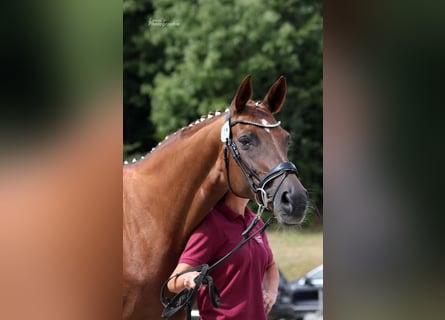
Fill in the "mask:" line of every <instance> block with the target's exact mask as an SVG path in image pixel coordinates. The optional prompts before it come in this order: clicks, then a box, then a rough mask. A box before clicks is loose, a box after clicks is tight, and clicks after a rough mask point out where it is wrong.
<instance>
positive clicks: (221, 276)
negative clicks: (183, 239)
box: [168, 192, 279, 320]
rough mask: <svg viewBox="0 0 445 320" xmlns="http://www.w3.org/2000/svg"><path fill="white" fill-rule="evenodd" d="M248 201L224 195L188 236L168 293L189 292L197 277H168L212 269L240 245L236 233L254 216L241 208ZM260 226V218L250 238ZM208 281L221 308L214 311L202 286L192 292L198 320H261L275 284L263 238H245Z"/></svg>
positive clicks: (273, 267) (271, 260) (271, 300)
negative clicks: (203, 267)
mask: <svg viewBox="0 0 445 320" xmlns="http://www.w3.org/2000/svg"><path fill="white" fill-rule="evenodd" d="M248 201H249V200H248V199H244V198H239V197H237V196H236V195H234V194H233V193H231V192H228V193H226V195H225V196H224V197H223V198H222V199H221V200H220V201H219V202H218V203H217V205H216V206H215V207H214V208H213V209H212V210H211V211H210V212H209V214H208V215H207V216H206V218H205V219H204V220H203V221H202V222H201V224H200V225H199V226H198V227H197V228H196V229H195V230H194V231H193V232H192V234H191V236H190V238H189V240H188V242H187V244H186V247H185V249H184V251H183V252H182V254H181V256H180V258H179V262H178V265H177V266H176V268H175V270H174V271H173V273H172V276H173V278H172V279H171V280H170V281H169V283H168V289H169V290H170V291H171V292H173V293H178V292H180V291H181V290H182V289H183V288H187V289H191V288H194V287H195V282H194V279H195V278H196V276H198V274H199V273H198V272H188V273H185V274H182V275H180V276H177V277H174V275H176V274H177V273H180V272H182V271H185V270H189V269H190V268H192V267H195V266H199V265H201V264H208V265H212V264H213V263H214V262H216V261H218V260H219V259H220V258H221V257H223V256H224V255H226V254H227V253H228V252H229V251H230V250H232V249H233V248H234V247H235V246H236V245H237V244H238V243H239V242H240V241H241V240H242V235H241V233H242V232H243V231H244V230H245V229H246V228H247V227H248V226H249V225H250V223H251V221H252V220H253V219H254V217H255V214H254V213H252V211H251V210H250V209H249V208H248V207H247V203H248ZM262 225H263V222H262V221H261V219H260V221H259V223H258V224H257V225H256V226H255V227H254V228H253V229H252V231H251V232H250V234H253V232H255V231H256V230H258V229H259V228H261V226H262ZM210 276H211V277H212V278H213V282H214V284H215V286H216V287H217V288H218V290H219V292H220V296H221V304H220V306H219V307H218V308H215V307H214V306H213V305H212V303H211V300H210V297H209V292H208V287H207V286H202V287H201V288H200V289H199V290H198V292H197V303H198V309H199V313H200V317H201V319H203V320H210V319H264V320H265V319H266V317H267V314H268V313H269V312H270V310H271V309H272V306H273V305H274V303H275V301H276V298H277V294H278V282H279V272H278V266H277V264H276V263H275V261H274V258H273V254H272V250H271V248H270V246H269V242H268V239H267V236H266V233H264V232H263V233H259V234H257V235H256V236H255V237H253V238H252V239H250V240H249V241H248V242H247V243H246V244H245V245H244V246H243V247H241V249H239V250H238V251H237V252H236V253H234V254H233V255H232V256H230V257H229V258H228V259H227V260H226V261H224V262H223V263H222V264H221V265H219V266H218V267H216V268H215V269H214V270H212V271H211V273H210Z"/></svg>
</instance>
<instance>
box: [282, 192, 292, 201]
mask: <svg viewBox="0 0 445 320" xmlns="http://www.w3.org/2000/svg"><path fill="white" fill-rule="evenodd" d="M281 202H282V203H283V204H289V203H290V198H289V192H287V191H284V192H283V193H282V194H281Z"/></svg>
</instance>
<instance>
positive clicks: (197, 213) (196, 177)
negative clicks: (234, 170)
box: [142, 117, 228, 238]
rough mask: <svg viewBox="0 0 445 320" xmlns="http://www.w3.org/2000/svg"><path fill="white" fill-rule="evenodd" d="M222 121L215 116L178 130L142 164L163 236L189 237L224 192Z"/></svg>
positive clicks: (225, 188)
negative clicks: (157, 206) (160, 215)
mask: <svg viewBox="0 0 445 320" xmlns="http://www.w3.org/2000/svg"><path fill="white" fill-rule="evenodd" d="M223 121H224V119H223V117H218V118H215V119H213V120H207V122H208V123H201V124H200V125H199V126H200V127H196V128H190V129H185V130H184V133H182V134H181V131H180V133H178V134H176V135H175V136H174V138H172V139H171V141H169V142H168V143H166V144H165V145H164V146H162V145H161V146H160V147H159V148H158V149H157V150H156V151H155V152H153V153H152V154H151V155H150V157H147V158H146V159H145V160H144V161H143V162H144V165H143V166H142V171H145V172H146V173H147V175H146V177H147V183H149V184H150V183H151V182H152V181H156V185H152V186H151V187H150V188H149V189H151V192H153V191H155V192H154V194H155V196H156V198H155V199H153V200H154V201H156V202H158V203H160V204H162V206H161V207H160V208H161V209H162V210H161V211H162V215H163V216H164V217H163V218H162V220H163V221H164V223H163V225H162V227H163V229H164V232H165V234H169V233H170V234H171V235H181V236H182V237H183V238H184V237H186V236H188V234H190V232H191V231H192V230H193V228H195V227H196V226H197V224H198V223H199V222H200V221H201V220H202V219H203V218H204V217H205V215H206V214H207V212H208V211H209V210H210V209H211V208H212V207H213V206H214V205H215V204H216V202H217V201H218V200H219V199H220V198H221V197H222V196H223V195H224V194H225V192H226V191H227V189H228V187H227V183H226V175H225V171H224V170H225V169H224V161H223V157H222V149H223V143H222V142H221V140H220V128H221V126H222V124H223ZM187 130H191V131H192V132H189V133H187ZM154 176H157V178H156V179H154V180H153V177H154ZM150 214H157V213H153V212H152V213H150Z"/></svg>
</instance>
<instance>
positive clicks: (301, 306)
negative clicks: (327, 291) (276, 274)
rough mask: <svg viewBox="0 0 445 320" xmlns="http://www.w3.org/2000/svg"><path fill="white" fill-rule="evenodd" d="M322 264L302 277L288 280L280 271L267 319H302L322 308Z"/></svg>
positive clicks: (318, 311)
mask: <svg viewBox="0 0 445 320" xmlns="http://www.w3.org/2000/svg"><path fill="white" fill-rule="evenodd" d="M322 295H323V265H320V266H318V267H316V268H314V269H312V270H311V271H309V272H308V273H306V274H305V275H304V276H303V277H301V278H299V279H297V280H295V281H288V280H287V279H286V277H285V276H284V275H283V274H282V272H281V271H280V283H279V286H278V297H277V301H276V303H275V305H274V306H273V308H272V310H271V312H270V313H269V316H268V319H269V320H297V319H303V318H304V317H305V316H306V315H308V314H310V313H321V312H322V310H323V305H322V303H323V301H322Z"/></svg>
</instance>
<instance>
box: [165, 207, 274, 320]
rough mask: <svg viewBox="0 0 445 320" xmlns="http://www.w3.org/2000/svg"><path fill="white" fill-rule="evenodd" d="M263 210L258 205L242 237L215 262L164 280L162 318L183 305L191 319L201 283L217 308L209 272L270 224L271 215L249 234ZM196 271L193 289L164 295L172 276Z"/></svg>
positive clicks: (218, 297)
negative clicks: (173, 294) (194, 300)
mask: <svg viewBox="0 0 445 320" xmlns="http://www.w3.org/2000/svg"><path fill="white" fill-rule="evenodd" d="M263 211H264V206H262V205H259V207H258V211H257V214H256V216H255V218H254V219H253V220H252V222H251V223H250V225H249V226H248V227H247V228H246V230H244V231H243V232H242V234H241V235H242V237H243V239H242V240H241V241H240V242H239V243H238V244H237V245H236V246H235V247H234V248H233V249H232V250H230V251H229V252H228V253H227V254H226V255H225V256H224V257H222V258H221V259H219V260H218V261H217V262H215V263H214V264H213V265H212V266H210V267H209V265H208V264H202V265H200V266H197V267H194V268H191V269H189V270H186V271H183V272H180V273H177V274H175V275H174V276H172V277H170V278H168V279H167V281H165V282H164V284H163V285H162V287H161V303H162V305H163V306H164V311H163V312H162V314H161V317H162V318H170V317H171V316H173V315H174V314H175V313H176V312H178V311H179V310H181V309H182V308H183V307H184V306H185V307H186V311H187V320H191V317H192V316H191V312H192V301H193V299H194V297H195V296H196V293H197V292H198V289H199V288H200V287H201V285H202V284H204V285H208V288H209V295H210V301H211V302H212V305H213V306H214V307H215V308H218V307H219V306H220V303H221V297H220V294H219V290H218V288H217V287H216V286H215V285H214V283H213V279H212V277H211V276H209V273H210V272H211V271H212V270H213V269H215V268H216V267H218V266H219V265H221V264H222V263H223V262H224V261H226V260H227V259H228V258H229V257H230V256H232V255H233V254H234V253H235V252H236V251H238V250H239V249H241V247H243V246H244V245H245V244H246V243H247V242H248V241H249V240H250V239H252V238H253V237H255V236H256V235H258V234H260V233H263V232H264V231H265V230H266V228H267V227H268V226H269V225H270V223H271V221H272V219H273V218H274V217H273V216H271V217H270V218H269V219H268V220H267V221H266V222H265V223H264V225H263V226H262V227H261V228H260V229H258V230H257V231H255V232H254V233H253V234H251V235H249V233H250V232H251V231H252V229H253V228H254V227H255V226H256V225H257V224H258V222H259V221H260V216H261V214H262V213H263ZM193 271H198V272H199V275H198V276H197V277H196V278H195V279H194V281H195V287H194V288H193V289H187V288H184V289H182V290H181V291H180V292H179V293H178V294H176V295H175V296H174V297H173V298H167V297H165V289H166V287H167V284H168V282H169V281H170V280H172V279H173V278H177V277H179V276H180V275H183V274H185V273H188V272H193Z"/></svg>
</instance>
